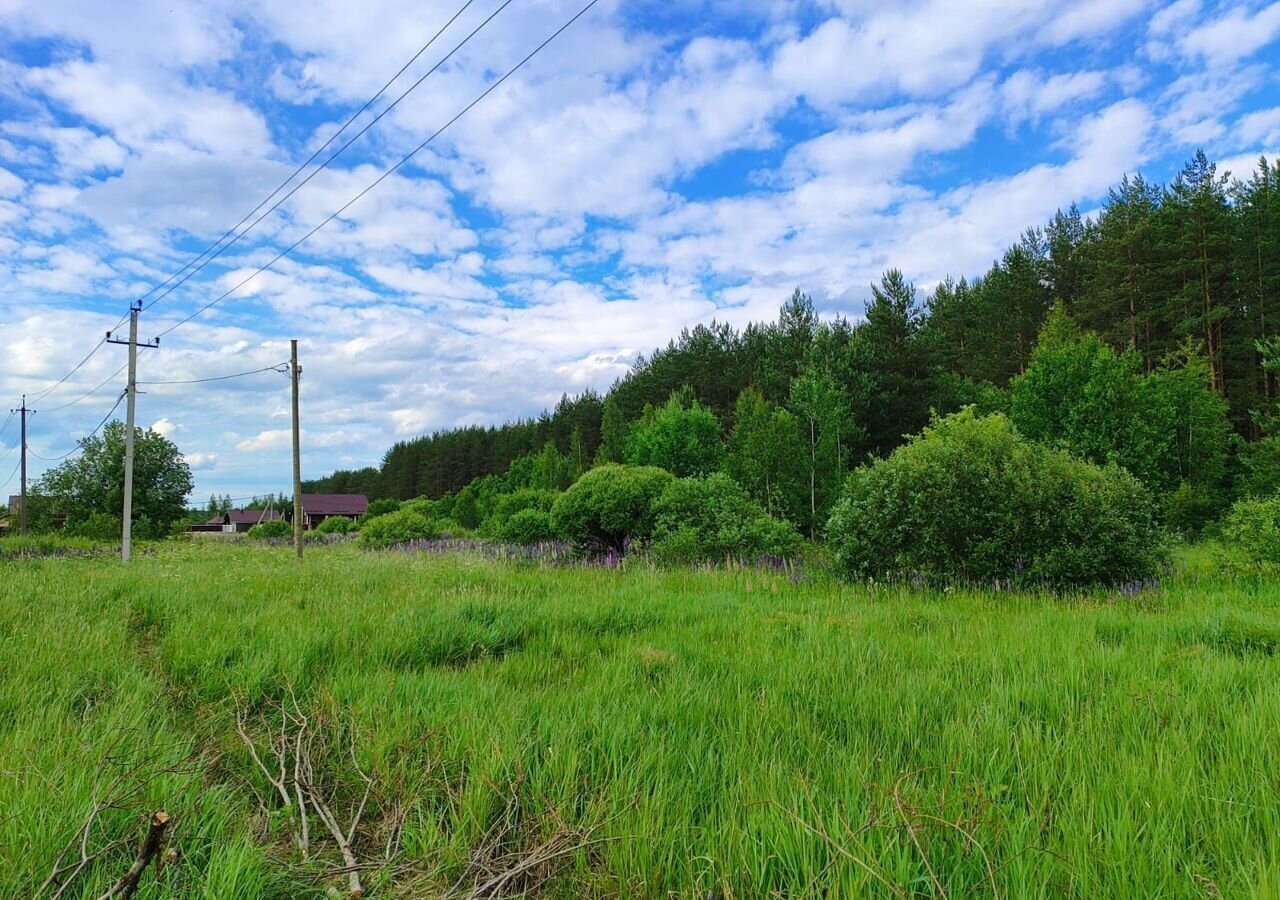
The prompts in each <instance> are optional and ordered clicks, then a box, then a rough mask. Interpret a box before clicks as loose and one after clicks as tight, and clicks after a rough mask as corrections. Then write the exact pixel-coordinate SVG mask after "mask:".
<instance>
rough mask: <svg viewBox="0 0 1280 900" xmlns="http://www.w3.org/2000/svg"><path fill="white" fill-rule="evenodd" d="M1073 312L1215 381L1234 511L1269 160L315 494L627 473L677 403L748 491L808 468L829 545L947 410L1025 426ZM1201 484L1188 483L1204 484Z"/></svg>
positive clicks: (1251, 382) (1269, 305) (709, 351)
mask: <svg viewBox="0 0 1280 900" xmlns="http://www.w3.org/2000/svg"><path fill="white" fill-rule="evenodd" d="M1055 307H1056V308H1058V309H1060V310H1061V311H1062V312H1063V313H1064V315H1065V316H1066V317H1068V318H1069V319H1070V320H1071V321H1073V322H1074V323H1075V325H1076V326H1078V327H1079V328H1080V329H1081V330H1082V331H1084V332H1088V333H1092V334H1095V335H1097V336H1098V339H1099V340H1100V341H1101V342H1102V343H1103V344H1104V345H1105V346H1107V347H1109V348H1110V350H1111V351H1113V355H1114V357H1115V359H1116V360H1119V362H1118V363H1117V365H1118V366H1119V367H1120V368H1121V369H1125V368H1126V367H1127V368H1128V369H1131V370H1132V375H1133V377H1134V378H1135V379H1136V378H1141V377H1145V376H1153V375H1159V374H1160V373H1169V372H1173V371H1180V372H1183V371H1194V372H1202V373H1203V377H1204V379H1205V381H1206V385H1207V387H1208V389H1209V391H1210V392H1212V394H1214V395H1216V397H1217V398H1219V400H1220V401H1221V404H1222V409H1223V410H1224V415H1225V421H1226V422H1227V423H1229V427H1230V430H1231V431H1232V432H1234V434H1235V435H1237V436H1238V440H1237V442H1236V443H1234V444H1231V448H1232V449H1231V453H1232V459H1228V460H1226V461H1224V462H1222V475H1221V478H1219V479H1218V480H1217V482H1216V483H1215V484H1214V486H1213V489H1214V491H1216V492H1218V493H1219V494H1220V495H1221V497H1222V498H1223V500H1225V499H1226V498H1227V497H1229V496H1230V495H1232V494H1233V492H1234V491H1235V486H1234V485H1233V484H1232V483H1231V480H1232V479H1233V478H1234V477H1235V473H1236V472H1237V471H1238V470H1239V469H1240V467H1239V466H1237V465H1235V464H1234V463H1233V460H1234V458H1235V456H1238V455H1242V454H1243V453H1244V450H1243V449H1242V448H1243V447H1244V442H1256V441H1258V440H1260V439H1261V438H1263V437H1265V431H1266V427H1265V426H1266V419H1267V411H1269V410H1271V409H1272V408H1273V407H1274V405H1275V402H1276V399H1277V384H1276V374H1275V372H1274V371H1272V370H1269V369H1268V367H1267V366H1266V365H1264V363H1265V356H1264V353H1263V351H1262V349H1260V348H1261V347H1263V346H1265V345H1266V342H1267V341H1268V340H1269V339H1272V338H1273V335H1274V334H1275V332H1276V330H1277V323H1278V322H1280V169H1277V167H1276V166H1274V165H1272V164H1270V163H1269V162H1267V161H1266V160H1265V159H1263V160H1260V161H1259V164H1258V168H1257V170H1256V171H1255V172H1253V173H1252V174H1251V176H1250V177H1249V178H1248V179H1247V180H1240V179H1236V180H1230V179H1229V178H1228V176H1227V175H1226V174H1224V173H1219V172H1218V171H1217V168H1216V166H1215V165H1214V164H1213V163H1211V162H1210V161H1209V160H1208V159H1207V158H1206V157H1205V155H1204V154H1203V153H1197V154H1196V156H1195V157H1194V158H1193V159H1192V160H1190V161H1189V162H1188V163H1187V165H1186V166H1185V167H1184V168H1183V169H1182V171H1181V172H1180V173H1179V175H1178V176H1177V177H1176V178H1175V179H1174V180H1173V182H1172V183H1170V184H1168V185H1158V184H1153V183H1151V182H1148V181H1146V180H1144V179H1143V178H1142V177H1141V176H1135V177H1126V178H1125V179H1123V180H1122V181H1121V182H1120V184H1119V185H1118V186H1117V187H1115V188H1114V189H1113V190H1112V191H1111V192H1110V195H1109V196H1108V198H1107V201H1106V203H1105V204H1104V206H1103V208H1102V210H1101V211H1100V213H1099V214H1098V215H1097V216H1096V218H1085V217H1083V216H1082V215H1081V214H1080V211H1079V210H1078V209H1077V208H1075V207H1074V206H1073V207H1072V208H1070V209H1068V210H1065V211H1060V212H1059V213H1058V214H1057V215H1055V216H1054V218H1053V220H1052V221H1051V222H1049V223H1048V224H1047V225H1046V226H1045V227H1043V228H1031V229H1028V230H1027V231H1026V232H1025V233H1024V234H1023V235H1022V236H1021V238H1020V239H1019V240H1018V242H1017V243H1016V244H1014V245H1013V246H1011V247H1010V248H1009V249H1008V250H1007V251H1006V252H1005V253H1004V254H1003V256H1002V257H1001V258H1000V259H999V260H997V261H996V262H995V263H994V264H993V265H992V267H991V269H990V270H989V271H988V272H987V273H986V274H984V275H983V276H981V277H979V278H976V279H974V280H967V279H964V278H961V279H960V280H952V279H947V280H945V281H944V282H942V283H941V284H940V285H938V286H937V288H936V289H935V290H934V291H933V292H932V293H931V294H929V295H928V296H925V297H921V296H920V295H919V294H918V293H917V291H916V289H915V287H914V286H913V285H912V284H911V283H910V282H909V281H907V280H906V279H905V278H904V277H903V275H902V274H901V273H900V272H898V271H896V270H891V271H889V272H887V273H886V274H885V275H884V277H883V278H882V280H881V282H880V283H879V284H877V285H875V286H873V288H872V297H871V300H870V302H869V303H868V305H867V308H866V314H865V319H864V321H860V322H857V323H851V322H849V321H848V320H846V319H844V318H842V317H837V318H835V319H832V320H820V319H819V318H818V316H817V315H816V313H815V310H814V307H813V303H812V301H811V300H810V298H809V297H807V296H806V295H804V294H803V293H802V292H801V291H799V290H797V291H796V292H795V294H793V296H792V297H791V298H790V299H789V300H787V302H786V303H785V304H784V305H783V307H782V309H781V314H780V316H779V318H778V320H777V321H776V322H769V323H753V324H751V325H749V326H747V327H746V328H745V329H742V330H737V329H734V328H732V327H731V326H729V325H727V324H724V323H717V322H713V323H711V324H710V325H700V326H698V327H697V328H694V329H692V330H685V331H684V332H682V333H681V334H680V336H679V337H678V338H676V339H674V340H672V341H671V342H670V343H669V344H668V345H667V346H666V347H665V348H660V349H658V350H656V351H654V352H653V353H652V354H650V355H648V356H642V357H640V358H639V359H638V360H637V361H636V363H635V365H634V366H633V367H632V369H631V371H630V372H629V373H628V374H627V375H626V376H624V377H623V378H621V379H619V380H618V381H617V382H616V383H615V384H614V385H613V386H612V388H611V389H610V390H609V392H608V394H607V395H606V396H605V397H600V396H599V395H598V394H596V393H594V392H590V391H588V392H586V393H584V394H582V395H581V396H578V397H573V398H571V397H568V396H565V397H563V398H562V399H561V401H560V403H559V404H558V405H557V406H556V407H555V409H553V410H550V411H548V412H545V413H544V414H543V415H542V416H540V417H538V418H537V419H531V420H524V421H519V422H514V423H509V424H507V425H503V426H501V427H490V428H479V427H471V428H463V429H453V430H447V431H441V432H437V433H435V434H432V435H429V436H425V437H422V438H418V439H415V440H411V441H405V442H400V443H397V444H396V445H395V446H394V447H392V448H391V449H390V450H389V451H388V452H387V454H386V456H385V457H384V459H383V461H382V465H381V466H380V467H376V468H375V467H370V468H367V469H362V470H358V471H342V472H336V473H334V474H333V475H332V476H330V477H329V478H326V479H321V480H318V481H313V482H308V483H307V484H306V485H304V490H307V491H342V492H345V491H358V492H362V493H365V494H368V495H369V496H370V497H371V498H378V497H393V498H398V499H408V498H411V497H419V496H426V497H439V496H443V495H446V494H451V493H456V492H458V491H460V490H461V489H462V488H463V487H464V486H466V485H467V484H470V483H471V482H473V481H474V480H476V479H477V478H481V477H483V476H486V475H494V476H498V475H502V474H503V473H505V472H506V471H507V470H508V469H509V468H510V466H511V464H512V463H513V462H514V461H516V460H519V459H522V458H527V457H530V456H531V455H533V454H537V453H539V452H541V451H542V450H543V449H544V448H546V447H547V446H548V445H550V446H551V447H553V448H554V449H555V450H556V451H558V453H559V454H561V455H562V456H563V457H564V458H565V459H566V460H568V465H569V466H570V467H571V468H572V469H573V470H574V471H577V472H581V471H583V470H585V469H586V468H589V467H590V465H591V464H592V463H593V462H598V461H624V460H627V456H628V449H627V448H628V443H629V440H628V436H629V435H630V434H631V433H632V432H633V431H634V430H635V428H636V426H637V424H638V423H641V422H643V421H644V420H646V418H647V417H652V416H654V415H655V414H656V412H655V411H657V410H659V408H661V407H662V406H663V405H664V404H667V403H668V400H669V398H671V397H672V395H673V394H676V395H678V396H680V397H682V399H680V400H679V403H680V405H682V406H683V407H684V408H689V407H690V405H691V404H692V403H693V402H694V401H696V403H697V405H698V406H699V407H700V408H701V409H704V410H706V411H708V412H709V413H711V414H712V415H713V416H714V417H715V419H716V421H717V422H718V423H719V427H720V428H721V429H722V433H723V435H724V436H725V437H726V441H727V443H726V446H727V447H728V448H729V449H728V451H727V456H728V459H729V460H730V462H728V463H727V465H729V466H730V468H732V466H735V465H736V466H738V467H739V468H740V469H741V468H743V467H745V468H748V469H752V470H753V471H757V470H758V471H757V474H756V475H751V474H749V473H746V472H739V473H737V474H736V475H735V477H738V478H739V480H742V479H744V478H751V477H768V474H769V471H770V470H769V466H770V464H769V463H767V462H762V461H760V460H759V459H754V458H752V459H749V458H748V457H750V456H751V454H752V453H756V454H766V455H768V454H769V453H771V452H772V453H774V454H775V455H777V450H778V448H779V447H781V448H783V449H784V452H786V453H796V452H799V453H801V454H802V455H803V457H804V458H805V459H806V460H807V462H806V463H805V466H804V467H803V468H804V469H805V470H806V474H805V476H804V477H803V478H802V479H801V481H802V482H805V483H803V484H801V485H800V486H799V487H795V486H792V488H791V490H793V492H794V493H798V494H800V495H807V496H801V497H800V498H799V499H796V498H791V499H788V500H786V501H785V503H786V505H788V506H790V507H793V508H792V509H788V510H781V509H780V510H779V511H780V512H787V514H788V515H789V516H790V517H791V518H793V519H796V520H797V521H798V522H800V524H802V525H803V526H805V527H808V528H810V529H811V528H813V527H814V526H815V524H816V523H818V522H820V521H825V519H824V516H825V511H826V509H827V508H828V507H829V506H830V503H831V502H832V499H833V498H834V494H835V492H836V491H837V490H838V486H839V484H840V482H841V476H842V475H843V473H844V472H846V471H848V470H849V469H852V468H853V467H855V466H856V465H858V464H859V463H861V462H863V461H865V460H866V459H867V458H868V457H870V456H883V455H885V454H887V453H888V452H890V451H892V450H893V449H894V448H895V447H897V446H899V445H900V444H901V443H902V441H903V439H904V436H905V435H908V434H913V433H916V432H919V431H920V429H921V428H922V427H923V426H924V425H925V424H927V422H928V421H929V417H930V414H931V411H934V412H938V413H946V412H949V411H953V410H957V409H959V408H961V407H962V406H966V405H974V406H977V407H978V409H979V410H980V411H988V410H1005V409H1008V407H1009V402H1010V401H1009V393H1008V388H1009V386H1010V383H1011V381H1012V380H1014V379H1015V378H1016V377H1017V376H1020V375H1023V374H1024V373H1026V372H1027V369H1028V367H1029V365H1030V364H1031V360H1032V355H1033V353H1034V351H1035V350H1036V347H1037V340H1038V336H1039V335H1040V333H1041V331H1042V329H1043V328H1044V326H1045V323H1046V320H1047V319H1048V317H1049V314H1050V311H1051V310H1053V309H1054V308H1055ZM1091 352H1092V351H1091ZM1083 355H1084V356H1089V354H1088V353H1085V354H1083ZM1096 356H1097V354H1096V353H1093V356H1091V357H1090V358H1094V357H1096ZM1273 368H1274V367H1273ZM1166 381H1167V379H1166ZM1164 383H1166V382H1165V381H1157V382H1153V384H1164ZM1135 384H1137V382H1135ZM1162 389H1163V388H1162ZM1134 390H1135V391H1137V392H1138V393H1140V394H1141V393H1142V391H1145V392H1146V393H1145V394H1143V396H1146V394H1154V392H1155V391H1156V388H1150V389H1145V388H1143V389H1141V390H1140V389H1139V388H1134ZM744 392H745V393H744ZM1135 396H1136V394H1135ZM744 415H749V416H752V417H754V418H755V420H757V421H755V424H754V425H753V427H752V428H749V429H747V430H746V433H747V434H754V435H757V437H756V438H755V439H756V440H757V441H759V443H760V446H759V447H758V448H756V450H754V451H750V452H748V451H747V450H744V449H742V448H738V449H737V450H735V449H734V440H735V438H734V432H735V430H737V429H736V425H737V424H738V420H739V418H740V417H742V416H744ZM770 428H772V429H773V433H772V436H769V435H770V434H771V432H770ZM784 433H785V436H784ZM759 435H764V436H763V437H761V436H759ZM740 442H741V440H739V443H740ZM630 443H634V442H630ZM733 460H736V462H734V461H733ZM627 461H629V460H627ZM1255 462H1256V461H1255ZM1215 466H1216V463H1215ZM1215 471H1217V469H1216V468H1215ZM760 473H764V474H760ZM1194 476H1195V473H1191V472H1187V473H1183V477H1184V480H1188V481H1191V482H1193V483H1197V484H1199V483H1200V481H1202V479H1198V478H1197V477H1194ZM772 489H773V488H772V487H771V488H770V490H772ZM778 502H779V503H782V502H783V501H782V500H779V501H778ZM797 505H802V506H804V507H807V509H800V510H797V509H794V507H796V506H797Z"/></svg>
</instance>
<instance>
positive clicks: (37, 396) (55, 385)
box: [27, 336, 107, 403]
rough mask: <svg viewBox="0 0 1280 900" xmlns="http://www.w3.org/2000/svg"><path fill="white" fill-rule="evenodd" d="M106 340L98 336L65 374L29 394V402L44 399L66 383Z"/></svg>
mask: <svg viewBox="0 0 1280 900" xmlns="http://www.w3.org/2000/svg"><path fill="white" fill-rule="evenodd" d="M106 342H107V339H106V337H105V336H103V337H100V338H98V343H96V344H94V345H93V349H92V350H90V351H89V353H88V354H87V355H86V356H85V358H84V359H82V360H80V362H78V363H76V365H75V368H74V369H72V370H71V371H70V372H68V373H67V374H66V375H63V376H62V377H61V378H59V379H58V380H57V381H55V382H54V383H53V384H52V385H50V386H49V387H48V388H45V389H44V390H43V391H41V392H40V393H38V394H33V395H31V396H29V397H28V398H27V400H28V401H30V402H31V403H39V402H40V401H41V400H42V399H44V398H45V397H48V396H49V395H50V394H52V393H53V392H54V391H56V390H57V389H58V388H60V387H62V385H64V384H66V381H67V379H68V378H70V377H71V376H72V375H74V374H76V373H77V372H79V371H80V370H81V369H83V368H84V364H85V363H87V362H88V361H89V360H91V359H93V355H94V354H95V353H97V352H98V351H99V350H101V349H102V347H103V345H104V344H106Z"/></svg>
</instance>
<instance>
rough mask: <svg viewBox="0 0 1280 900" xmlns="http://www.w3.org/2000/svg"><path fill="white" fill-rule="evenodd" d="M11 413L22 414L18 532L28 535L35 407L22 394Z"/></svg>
mask: <svg viewBox="0 0 1280 900" xmlns="http://www.w3.org/2000/svg"><path fill="white" fill-rule="evenodd" d="M9 412H11V413H21V414H22V438H21V446H20V447H19V448H18V455H19V458H20V462H19V463H18V465H20V466H21V467H22V488H21V490H22V505H21V506H19V507H18V534H20V535H22V536H23V537H26V534H27V414H28V413H34V412H35V410H34V409H27V395H26V394H23V395H22V406H20V407H19V408H17V409H11V410H9Z"/></svg>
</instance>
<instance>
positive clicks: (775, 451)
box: [724, 387, 805, 522]
mask: <svg viewBox="0 0 1280 900" xmlns="http://www.w3.org/2000/svg"><path fill="white" fill-rule="evenodd" d="M804 459H805V448H804V443H803V442H802V441H801V439H800V431H799V426H798V425H797V423H796V420H795V417H794V416H792V415H791V413H789V412H788V411H787V410H785V409H780V408H779V407H777V406H774V405H773V404H772V403H770V402H768V401H767V400H765V399H764V397H762V396H761V395H760V392H759V391H757V390H756V389H755V388H753V387H749V388H746V389H744V390H743V391H742V393H741V394H739V395H738V402H737V404H736V405H735V406H734V413H733V432H732V433H731V434H730V435H729V444H728V453H727V454H726V456H725V461H724V466H725V471H726V472H727V473H728V474H729V476H730V477H732V478H733V479H734V480H735V481H737V482H738V484H740V485H742V487H743V488H744V489H745V490H746V491H747V493H748V494H749V495H750V496H751V498H752V499H753V500H755V501H756V502H757V503H759V504H760V505H761V506H763V507H764V508H765V510H767V511H768V512H769V514H770V515H774V516H781V517H784V518H788V519H791V520H792V521H793V522H794V521H799V520H800V517H801V516H800V511H801V509H802V507H803V500H802V493H803V486H802V481H803V479H804Z"/></svg>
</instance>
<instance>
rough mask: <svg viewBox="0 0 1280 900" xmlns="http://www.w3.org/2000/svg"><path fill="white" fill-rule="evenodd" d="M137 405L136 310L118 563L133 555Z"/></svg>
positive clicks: (131, 336) (132, 326)
mask: <svg viewBox="0 0 1280 900" xmlns="http://www.w3.org/2000/svg"><path fill="white" fill-rule="evenodd" d="M137 404H138V310H137V309H136V308H134V309H130V310H129V412H128V413H127V414H126V416H125V426H124V513H123V515H122V525H123V530H122V533H121V536H120V561H121V562H126V563H127V562H128V561H129V557H130V556H132V555H133V422H134V411H135V407H136V406H137Z"/></svg>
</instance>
